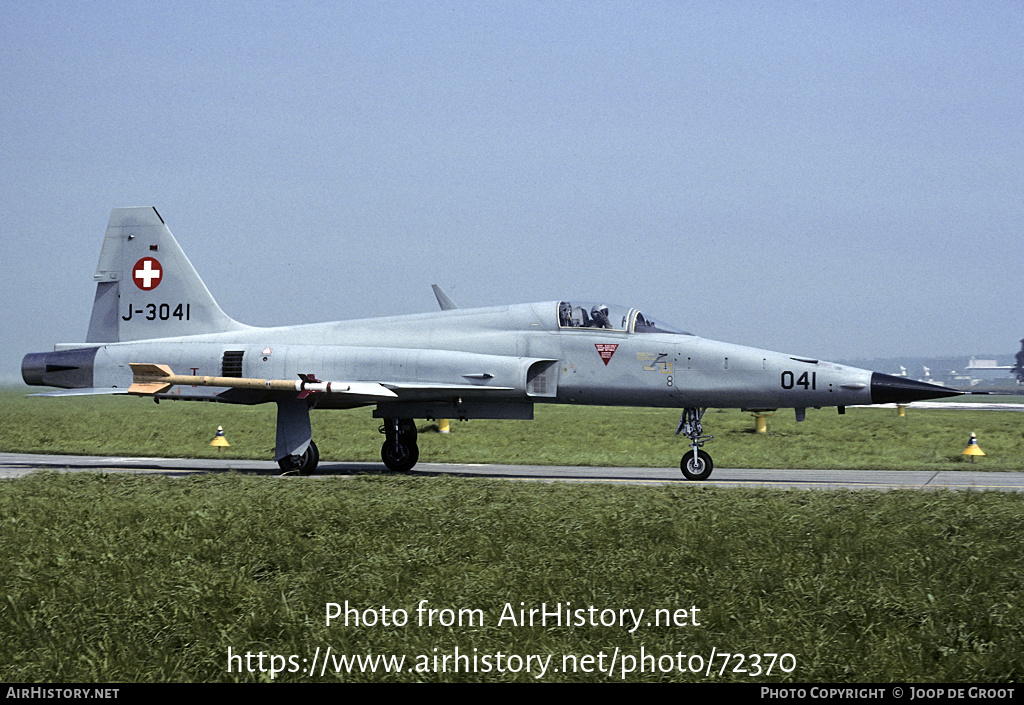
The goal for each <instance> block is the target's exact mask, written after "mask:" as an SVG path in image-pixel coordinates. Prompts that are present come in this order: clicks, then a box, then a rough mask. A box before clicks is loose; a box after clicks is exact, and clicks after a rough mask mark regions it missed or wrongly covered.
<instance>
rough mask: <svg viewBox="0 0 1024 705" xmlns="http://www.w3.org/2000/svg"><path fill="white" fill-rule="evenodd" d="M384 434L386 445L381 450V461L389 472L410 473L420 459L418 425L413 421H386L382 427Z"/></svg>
mask: <svg viewBox="0 0 1024 705" xmlns="http://www.w3.org/2000/svg"><path fill="white" fill-rule="evenodd" d="M380 432H381V433H383V434H384V437H385V441H384V445H383V446H381V449H380V459H381V460H383V461H384V465H386V466H387V468H388V470H391V471H393V472H408V471H409V470H412V467H413V466H414V465H415V464H416V461H417V460H419V459H420V449H419V446H417V445H416V424H415V423H413V420H412V419H384V425H383V426H381V427H380Z"/></svg>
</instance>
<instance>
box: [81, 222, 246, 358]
mask: <svg viewBox="0 0 1024 705" xmlns="http://www.w3.org/2000/svg"><path fill="white" fill-rule="evenodd" d="M93 278H94V279H95V280H96V282H97V284H96V298H95V300H94V301H93V306H92V318H91V319H90V321H89V334H88V336H87V337H86V342H89V343H110V342H119V341H125V340H147V339H150V338H168V337H173V336H181V335H200V334H203V333H219V332H224V331H232V330H242V329H245V328H247V327H248V326H245V325H242V324H241V323H238V322H237V321H235V320H233V319H232V318H230V317H229V316H227V314H225V313H224V312H223V311H222V310H221V308H220V306H218V305H217V302H216V301H214V299H213V296H212V295H211V294H210V290H209V289H207V288H206V285H205V284H203V280H202V279H200V278H199V274H197V273H196V270H195V268H194V267H193V266H192V263H191V262H189V260H188V257H186V256H185V253H184V252H183V251H182V249H181V247H180V246H179V245H178V242H177V240H175V239H174V236H173V235H171V231H170V230H169V229H168V227H167V225H165V224H164V221H163V218H161V217H160V214H159V213H157V212H156V209H155V208H115V209H114V210H113V211H112V212H111V213H110V223H109V224H108V225H107V234H106V237H105V238H104V240H103V249H102V250H101V251H100V261H99V264H98V265H97V266H96V274H95V276H94V277H93Z"/></svg>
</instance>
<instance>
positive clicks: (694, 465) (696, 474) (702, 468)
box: [676, 407, 715, 480]
mask: <svg viewBox="0 0 1024 705" xmlns="http://www.w3.org/2000/svg"><path fill="white" fill-rule="evenodd" d="M705 411H707V409H706V408H697V407H690V408H687V409H683V415H682V416H680V417H679V427H678V428H676V435H677V436H678V435H679V434H682V435H684V436H686V437H687V438H689V439H690V448H692V449H693V450H692V451H691V452H688V453H687V454H686V455H684V456H683V459H682V460H681V461H680V463H679V469H680V470H682V471H683V476H684V477H686V479H687V480H706V479H708V478H709V477H710V476H711V471H712V470H713V469H714V467H715V465H714V463H712V462H711V456H710V455H708V454H707V452H706V451H704V450H701V446H703V445H704V444H705V443H707V442H708V441H710V440H711V439H712V438H714V436H705V435H704V427H703V426H702V425H701V423H700V420H701V419H702V418H704V412H705Z"/></svg>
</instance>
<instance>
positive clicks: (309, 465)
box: [277, 441, 320, 475]
mask: <svg viewBox="0 0 1024 705" xmlns="http://www.w3.org/2000/svg"><path fill="white" fill-rule="evenodd" d="M277 464H278V466H279V467H280V468H281V470H282V471H284V472H294V473H297V474H299V475H312V474H313V473H314V472H316V466H317V465H319V464H320V449H319V448H317V447H316V443H314V442H313V441H310V442H309V447H308V448H306V452H305V453H303V454H302V455H289V456H286V457H284V458H281V459H280V460H278V461H277Z"/></svg>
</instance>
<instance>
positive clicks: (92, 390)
mask: <svg viewBox="0 0 1024 705" xmlns="http://www.w3.org/2000/svg"><path fill="white" fill-rule="evenodd" d="M127 393H128V390H127V389H121V388H120V387H84V388H81V389H56V390H54V391H52V392H39V393H38V394H29V396H30V397H85V396H97V395H100V394H127Z"/></svg>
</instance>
